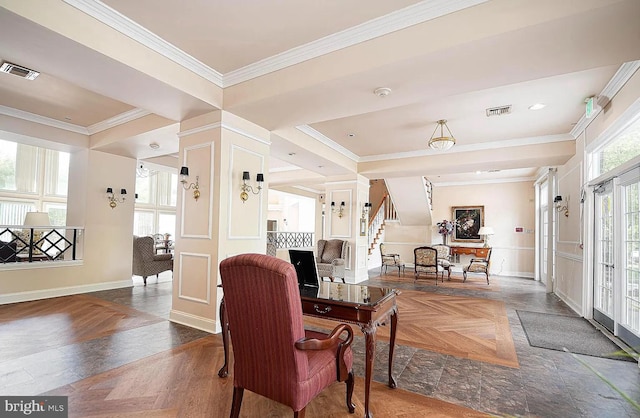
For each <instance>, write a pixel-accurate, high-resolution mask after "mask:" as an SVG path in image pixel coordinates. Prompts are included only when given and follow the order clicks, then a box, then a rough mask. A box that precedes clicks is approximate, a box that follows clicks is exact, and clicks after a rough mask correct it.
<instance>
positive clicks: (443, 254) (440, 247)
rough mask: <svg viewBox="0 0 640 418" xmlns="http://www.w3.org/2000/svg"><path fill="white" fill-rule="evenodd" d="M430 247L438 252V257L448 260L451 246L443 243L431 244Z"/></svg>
mask: <svg viewBox="0 0 640 418" xmlns="http://www.w3.org/2000/svg"><path fill="white" fill-rule="evenodd" d="M431 247H432V248H435V249H436V251H437V252H438V258H439V259H442V260H448V259H449V256H450V255H451V247H450V246H448V245H445V244H436V245H432V246H431Z"/></svg>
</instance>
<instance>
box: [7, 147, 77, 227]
mask: <svg viewBox="0 0 640 418" xmlns="http://www.w3.org/2000/svg"><path fill="white" fill-rule="evenodd" d="M68 179H69V154H68V153H66V152H60V151H55V150H51V149H46V148H40V147H34V146H31V145H25V144H19V143H16V142H11V141H5V140H1V139H0V224H2V225H22V223H23V222H24V218H25V215H26V213H27V212H33V211H44V212H48V213H49V218H50V219H51V223H52V224H53V225H60V226H63V225H65V224H66V213H67V187H68Z"/></svg>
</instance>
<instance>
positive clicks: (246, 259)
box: [220, 254, 355, 417]
mask: <svg viewBox="0 0 640 418" xmlns="http://www.w3.org/2000/svg"><path fill="white" fill-rule="evenodd" d="M220 277H221V279H222V288H223V290H224V303H225V309H226V317H227V319H228V323H229V330H230V334H231V341H232V346H233V356H234V362H233V401H232V405H231V417H238V416H239V414H240V406H241V404H242V395H243V393H244V390H245V389H247V390H250V391H251V392H254V393H257V394H259V395H262V396H264V397H267V398H269V399H272V400H275V401H277V402H280V403H282V404H285V405H287V406H290V407H291V408H292V409H293V411H294V417H304V411H305V407H306V406H307V404H308V403H309V402H310V401H311V400H312V399H313V398H315V397H316V395H318V394H319V393H320V392H322V390H324V389H325V388H326V387H328V386H329V385H331V384H332V383H333V382H335V381H340V382H346V386H347V388H346V389H347V396H346V399H347V408H348V409H349V412H351V413H353V412H354V411H355V405H354V404H353V403H352V402H351V397H352V394H353V387H354V377H353V370H352V364H353V354H352V352H351V347H350V345H351V342H352V340H353V331H352V329H351V327H350V326H349V325H347V324H340V325H338V326H337V327H336V328H335V329H334V330H333V331H332V332H331V334H329V335H327V334H323V333H319V332H312V331H305V329H304V322H303V317H302V305H301V303H300V291H299V290H298V281H297V276H296V271H295V269H294V267H293V265H292V264H290V263H287V262H286V261H284V260H281V259H279V258H275V257H271V256H268V255H262V254H241V255H237V256H234V257H230V258H227V259H226V260H223V261H222V263H220ZM342 334H346V338H344V339H343V338H342V337H341V335H342Z"/></svg>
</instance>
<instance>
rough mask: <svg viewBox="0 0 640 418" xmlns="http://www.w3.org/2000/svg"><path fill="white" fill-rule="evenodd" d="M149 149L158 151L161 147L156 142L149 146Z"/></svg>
mask: <svg viewBox="0 0 640 418" xmlns="http://www.w3.org/2000/svg"><path fill="white" fill-rule="evenodd" d="M149 148H151V149H158V148H160V145H159V144H158V143H156V142H152V143H150V144H149Z"/></svg>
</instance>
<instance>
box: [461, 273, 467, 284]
mask: <svg viewBox="0 0 640 418" xmlns="http://www.w3.org/2000/svg"><path fill="white" fill-rule="evenodd" d="M462 276H463V277H464V279H462V283H464V282H466V281H467V272H466V271H464V270H463V271H462Z"/></svg>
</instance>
